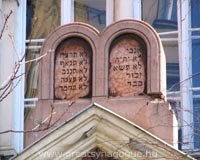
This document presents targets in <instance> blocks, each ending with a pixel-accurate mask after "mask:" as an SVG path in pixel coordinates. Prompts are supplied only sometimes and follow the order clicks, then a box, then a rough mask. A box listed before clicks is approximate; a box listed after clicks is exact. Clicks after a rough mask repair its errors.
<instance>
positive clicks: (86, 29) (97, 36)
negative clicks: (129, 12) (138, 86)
mask: <svg viewBox="0 0 200 160" xmlns="http://www.w3.org/2000/svg"><path fill="white" fill-rule="evenodd" d="M124 34H134V35H137V36H139V37H141V38H142V39H143V41H144V43H145V44H146V47H147V87H146V89H147V95H149V96H151V95H154V96H156V97H159V98H160V97H162V96H165V95H166V62H165V55H164V51H163V47H162V44H161V41H160V39H159V36H158V34H157V33H156V31H155V30H154V29H153V28H152V27H151V26H150V25H149V24H147V23H145V22H142V21H138V20H131V19H130V20H122V21H118V22H116V23H113V24H111V25H110V26H108V27H106V28H105V29H104V30H103V31H102V32H101V33H99V31H98V30H96V29H95V28H94V27H92V26H90V25H87V24H84V23H71V24H67V25H64V26H61V27H58V28H57V29H56V30H55V31H54V32H53V33H51V34H50V36H49V37H48V38H47V39H46V41H45V43H44V44H43V47H42V49H41V56H42V55H44V54H46V53H48V54H47V55H46V56H45V57H44V58H42V60H41V63H40V76H39V82H40V83H39V99H43V100H52V99H54V88H53V87H54V77H53V76H54V55H55V50H56V48H57V46H58V45H59V44H60V43H61V42H62V41H63V40H65V39H67V38H70V37H80V38H82V39H84V40H86V41H87V42H88V43H89V44H90V46H91V48H92V52H93V53H92V54H93V63H92V64H93V66H92V68H93V69H92V70H93V73H92V75H93V77H92V83H93V84H92V86H93V88H92V97H108V73H109V71H108V60H109V57H108V56H109V48H110V45H111V44H112V41H113V40H115V38H117V37H119V36H121V35H124Z"/></svg>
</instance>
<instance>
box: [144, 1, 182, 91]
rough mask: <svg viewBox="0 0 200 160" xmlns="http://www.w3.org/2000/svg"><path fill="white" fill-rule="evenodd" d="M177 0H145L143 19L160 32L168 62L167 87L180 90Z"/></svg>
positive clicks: (171, 89) (170, 89) (169, 89)
mask: <svg viewBox="0 0 200 160" xmlns="http://www.w3.org/2000/svg"><path fill="white" fill-rule="evenodd" d="M176 3H177V2H176V0H151V1H149V0H143V1H142V19H143V20H144V21H146V22H147V23H149V24H150V25H152V26H153V27H154V28H155V29H156V31H157V32H158V33H159V35H160V38H161V41H162V44H163V47H164V51H165V55H166V62H167V64H166V65H167V89H168V91H177V90H179V85H178V82H179V58H178V32H177V5H176Z"/></svg>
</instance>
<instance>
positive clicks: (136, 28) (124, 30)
mask: <svg viewBox="0 0 200 160" xmlns="http://www.w3.org/2000/svg"><path fill="white" fill-rule="evenodd" d="M124 34H135V35H138V36H139V37H141V38H142V39H143V41H144V42H145V44H146V47H147V95H156V96H158V97H160V96H162V95H164V96H165V95H166V62H165V54H164V51H163V47H162V44H161V41H160V38H159V37H158V34H157V33H156V31H155V30H154V29H153V28H152V27H151V26H150V25H149V24H147V23H145V22H142V21H138V20H122V21H118V22H116V23H113V24H111V25H110V26H108V27H107V28H105V30H103V32H102V33H101V40H100V49H101V53H104V55H103V56H104V57H101V58H102V59H109V57H108V56H109V48H110V45H111V43H112V41H113V40H114V39H115V38H117V37H118V36H121V35H124ZM98 56H99V55H98ZM99 65H101V66H99ZM98 66H99V67H100V68H102V70H105V75H104V76H105V81H104V84H103V85H102V87H103V86H104V91H103V92H102V93H101V94H103V95H108V61H106V62H105V65H104V66H103V65H102V64H100V63H99V64H98Z"/></svg>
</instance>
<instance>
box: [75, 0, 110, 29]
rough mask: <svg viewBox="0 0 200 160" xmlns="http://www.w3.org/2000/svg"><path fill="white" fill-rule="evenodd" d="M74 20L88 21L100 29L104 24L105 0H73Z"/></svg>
mask: <svg viewBox="0 0 200 160" xmlns="http://www.w3.org/2000/svg"><path fill="white" fill-rule="evenodd" d="M74 21H75V22H85V23H88V24H90V25H92V26H94V27H96V28H97V29H98V30H100V31H101V30H102V29H103V28H104V27H105V26H106V0H95V2H94V1H91V0H74Z"/></svg>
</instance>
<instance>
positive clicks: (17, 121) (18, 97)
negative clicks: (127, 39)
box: [12, 0, 26, 153]
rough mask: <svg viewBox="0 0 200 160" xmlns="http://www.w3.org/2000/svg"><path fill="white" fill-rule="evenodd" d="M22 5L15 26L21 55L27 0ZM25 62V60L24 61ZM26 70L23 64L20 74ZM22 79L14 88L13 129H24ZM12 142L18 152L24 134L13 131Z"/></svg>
mask: <svg viewBox="0 0 200 160" xmlns="http://www.w3.org/2000/svg"><path fill="white" fill-rule="evenodd" d="M19 3H20V5H19V6H18V9H17V10H16V19H17V20H16V21H17V22H18V24H17V25H16V26H15V35H14V37H15V46H16V52H17V53H18V54H19V56H20V57H23V56H24V54H25V45H24V44H25V36H26V1H24V0H20V2H19ZM23 62H24V61H23ZM24 72H25V65H24V64H23V65H21V67H20V68H19V71H18V75H23V74H24ZM21 78H22V79H21V81H20V82H19V83H18V85H17V86H16V88H15V90H14V106H13V107H14V115H13V118H14V119H13V122H14V124H13V130H16V131H23V130H24V90H23V88H24V76H22V77H21ZM12 143H13V146H14V149H15V151H16V152H17V153H19V152H20V151H22V150H23V147H24V146H23V144H24V134H23V133H12Z"/></svg>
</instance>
